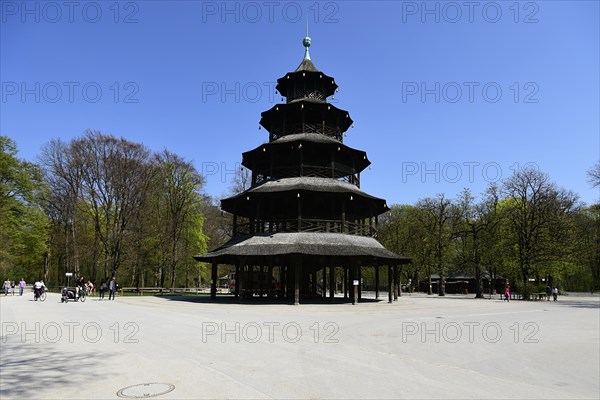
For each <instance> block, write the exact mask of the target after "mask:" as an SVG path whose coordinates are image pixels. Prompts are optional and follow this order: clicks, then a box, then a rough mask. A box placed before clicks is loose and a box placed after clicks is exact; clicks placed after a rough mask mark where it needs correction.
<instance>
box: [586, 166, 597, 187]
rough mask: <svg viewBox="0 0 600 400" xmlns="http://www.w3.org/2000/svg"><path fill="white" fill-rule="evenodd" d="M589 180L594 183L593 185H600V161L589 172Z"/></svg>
mask: <svg viewBox="0 0 600 400" xmlns="http://www.w3.org/2000/svg"><path fill="white" fill-rule="evenodd" d="M587 174H588V181H589V182H590V183H591V184H592V187H598V186H600V161H598V162H597V163H596V164H594V166H593V167H591V168H590V169H589V170H588V172H587Z"/></svg>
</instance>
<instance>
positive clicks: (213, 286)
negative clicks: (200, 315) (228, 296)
mask: <svg viewBox="0 0 600 400" xmlns="http://www.w3.org/2000/svg"><path fill="white" fill-rule="evenodd" d="M217 266H218V264H217V262H216V261H213V262H212V271H211V282H210V298H211V299H213V300H214V299H216V298H217V281H218V279H217Z"/></svg>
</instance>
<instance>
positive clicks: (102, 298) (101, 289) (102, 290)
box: [100, 281, 108, 300]
mask: <svg viewBox="0 0 600 400" xmlns="http://www.w3.org/2000/svg"><path fill="white" fill-rule="evenodd" d="M107 290H108V285H107V284H106V281H102V283H101V284H100V300H104V293H106V291H107Z"/></svg>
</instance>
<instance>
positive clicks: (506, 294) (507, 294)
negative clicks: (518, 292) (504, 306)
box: [504, 285, 510, 302]
mask: <svg viewBox="0 0 600 400" xmlns="http://www.w3.org/2000/svg"><path fill="white" fill-rule="evenodd" d="M504 301H508V302H510V285H507V286H506V289H504Z"/></svg>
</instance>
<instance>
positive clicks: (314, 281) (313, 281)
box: [310, 269, 317, 294]
mask: <svg viewBox="0 0 600 400" xmlns="http://www.w3.org/2000/svg"><path fill="white" fill-rule="evenodd" d="M310 277H311V283H310V291H311V292H312V294H317V270H316V269H315V270H314V271H313V272H312V273H311V274H310Z"/></svg>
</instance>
